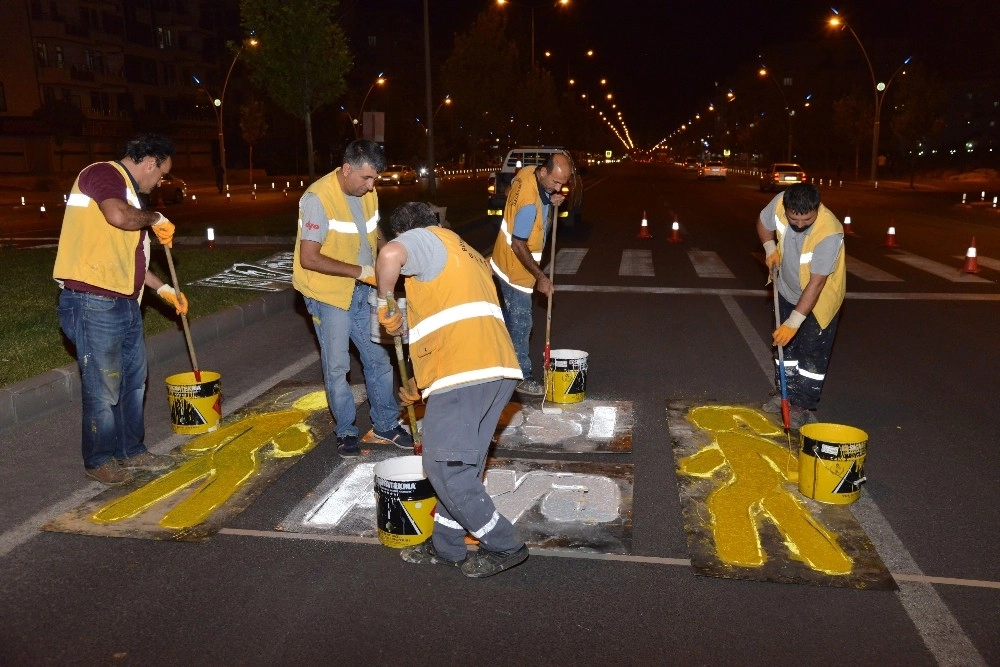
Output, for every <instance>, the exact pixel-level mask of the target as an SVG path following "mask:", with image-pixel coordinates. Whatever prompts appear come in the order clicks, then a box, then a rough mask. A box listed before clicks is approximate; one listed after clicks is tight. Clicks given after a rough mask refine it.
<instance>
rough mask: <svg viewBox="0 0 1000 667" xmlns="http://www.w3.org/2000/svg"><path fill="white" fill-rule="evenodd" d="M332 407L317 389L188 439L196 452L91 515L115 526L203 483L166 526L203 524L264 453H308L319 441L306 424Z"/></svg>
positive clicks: (244, 480) (251, 475)
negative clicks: (289, 402) (311, 416)
mask: <svg viewBox="0 0 1000 667" xmlns="http://www.w3.org/2000/svg"><path fill="white" fill-rule="evenodd" d="M325 407H326V394H325V393H324V392H323V391H316V392H312V393H310V394H307V395H306V396H303V397H302V398H300V399H298V400H297V401H296V402H295V403H294V404H293V405H292V407H291V408H290V409H282V410H276V411H274V412H265V413H262V414H254V415H249V416H247V417H244V418H243V419H240V420H239V421H236V422H233V423H231V424H227V425H225V426H223V427H222V428H220V429H219V430H217V431H214V432H212V433H206V434H205V435H202V436H199V437H197V438H195V439H194V440H191V441H190V442H188V443H186V444H185V445H184V446H183V447H182V448H181V451H183V452H184V453H185V454H191V455H193V457H192V458H189V459H187V460H185V461H184V462H183V463H181V464H180V465H179V466H178V467H176V468H174V469H173V470H171V471H170V472H168V473H166V474H165V475H163V476H161V477H158V478H156V479H154V480H153V481H151V482H149V483H148V484H145V485H143V486H141V487H140V488H138V489H136V490H135V491H133V492H131V493H129V494H127V495H125V496H122V497H121V498H118V499H117V500H114V501H112V502H110V503H108V504H107V505H105V506H103V507H101V508H100V509H99V510H97V512H95V513H94V514H93V516H92V517H91V519H92V520H93V521H95V522H97V523H103V524H110V523H116V522H119V521H124V520H126V519H130V518H132V517H135V516H138V515H139V514H142V513H143V512H146V511H149V510H150V509H151V508H153V507H154V506H156V505H159V504H160V503H162V502H165V501H166V500H167V499H169V498H170V497H172V496H173V495H175V494H177V493H180V492H181V491H183V490H184V489H187V488H188V487H191V486H193V485H195V484H198V487H197V488H195V489H194V491H192V492H191V494H190V495H189V496H188V497H187V498H185V499H184V500H183V501H181V502H179V503H177V505H176V506H174V507H173V508H171V509H170V511H169V512H167V513H166V514H165V515H164V517H163V518H162V519H160V522H159V523H160V525H161V526H163V527H164V528H168V529H171V530H182V529H185V528H191V527H193V526H197V525H198V524H199V523H202V522H203V521H205V520H206V519H207V518H208V517H209V515H211V513H212V512H213V511H215V510H216V509H217V508H218V507H220V506H221V505H223V504H224V503H225V502H226V501H227V500H228V499H229V498H230V497H231V496H232V495H233V494H234V493H236V492H237V491H238V490H239V489H240V488H241V487H242V486H243V485H244V484H246V483H247V482H249V481H251V480H252V479H253V478H254V477H255V476H256V475H257V473H258V472H259V471H260V460H261V457H270V458H288V457H294V456H302V455H303V454H305V453H306V452H308V451H309V450H310V449H312V448H313V447H314V446H315V445H316V442H315V440H314V438H313V437H312V433H311V432H310V430H309V427H308V426H306V424H305V423H304V422H305V420H306V418H307V417H308V416H309V414H310V413H311V412H314V411H316V410H320V409H322V408H325Z"/></svg>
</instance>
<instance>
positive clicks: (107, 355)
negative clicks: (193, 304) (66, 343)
mask: <svg viewBox="0 0 1000 667" xmlns="http://www.w3.org/2000/svg"><path fill="white" fill-rule="evenodd" d="M58 312H59V325H60V326H61V327H62V330H63V333H65V334H66V337H67V338H69V340H70V342H72V343H73V345H75V346H76V358H77V362H78V363H79V365H80V392H81V395H82V402H83V444H82V446H83V465H84V467H86V468H98V467H100V466H101V465H102V464H103V463H105V462H106V461H108V460H109V459H111V458H116V459H126V458H129V457H132V456H138V455H139V454H142V453H143V452H145V451H146V445H145V444H144V443H143V438H144V437H145V430H146V427H145V423H144V421H143V414H142V401H143V396H144V395H145V393H146V343H145V340H144V338H143V328H142V313H140V312H139V302H138V301H135V300H133V299H124V298H118V299H116V298H111V297H106V296H97V295H95V294H87V293H85V292H74V291H71V290H68V289H64V290H62V293H61V294H60V295H59V307H58Z"/></svg>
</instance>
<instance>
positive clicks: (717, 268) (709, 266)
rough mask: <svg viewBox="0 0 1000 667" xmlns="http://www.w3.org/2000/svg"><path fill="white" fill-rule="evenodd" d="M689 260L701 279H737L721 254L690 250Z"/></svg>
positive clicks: (688, 252)
mask: <svg viewBox="0 0 1000 667" xmlns="http://www.w3.org/2000/svg"><path fill="white" fill-rule="evenodd" d="M687 254H688V259H689V260H690V261H691V266H693V267H694V272H695V273H697V274H698V277H699V278H735V277H736V276H734V275H733V272H732V271H730V270H729V267H727V266H726V264H725V262H723V261H722V258H721V257H719V253H717V252H712V251H711V250H688V251H687Z"/></svg>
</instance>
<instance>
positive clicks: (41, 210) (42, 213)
mask: <svg viewBox="0 0 1000 667" xmlns="http://www.w3.org/2000/svg"><path fill="white" fill-rule="evenodd" d="M38 217H39V218H48V217H49V214H48V213H46V212H45V204H42V206H41V207H40V208H39V209H38Z"/></svg>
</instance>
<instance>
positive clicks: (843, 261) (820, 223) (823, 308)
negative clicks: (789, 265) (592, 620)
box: [774, 201, 847, 329]
mask: <svg viewBox="0 0 1000 667" xmlns="http://www.w3.org/2000/svg"><path fill="white" fill-rule="evenodd" d="M774 217H775V222H776V225H775V226H776V229H775V232H776V234H777V237H778V250H779V251H780V252H781V256H782V257H784V255H785V244H784V238H785V230H786V229H787V228H788V218H787V217H786V216H785V203H784V201H779V202H778V206H777V208H776V209H775V212H774ZM843 233H844V227H843V225H841V224H840V220H838V219H837V216H835V215H834V214H833V213H831V212H830V209H828V208H827V207H825V206H823V205H822V204H820V205H819V211H818V212H817V214H816V222H814V223H813V224H812V229H811V230H810V232H809V235H808V236H806V238H805V242H804V243H803V246H802V255H801V256H800V257H799V286H800V287H801V288H802V289H805V287H806V285H808V284H809V275H810V272H809V263H810V262H811V261H812V257H813V251H814V250H815V249H816V246H817V245H819V242H820V241H822V240H823V239H825V238H826V237H828V236H830V235H831V234H841V235H842V234H843ZM846 254H847V253H845V252H844V241H843V238H841V241H840V252H839V253H838V254H837V261H836V263H835V264H834V265H833V272H832V273H831V274H830V275H829V276H827V278H826V284H825V285H823V291H822V292H820V294H819V301H817V302H816V305H815V306H814V307H813V309H812V313H813V315H815V316H816V321H817V322H819V326H820V327H821V328H823V329H825V328H826V327H827V326H828V325H829V324H830V321H831V320H832V319H833V316H834V315H836V314H837V311H838V310H840V306H841V305H843V303H844V295H845V294H846V293H847V257H846Z"/></svg>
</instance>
